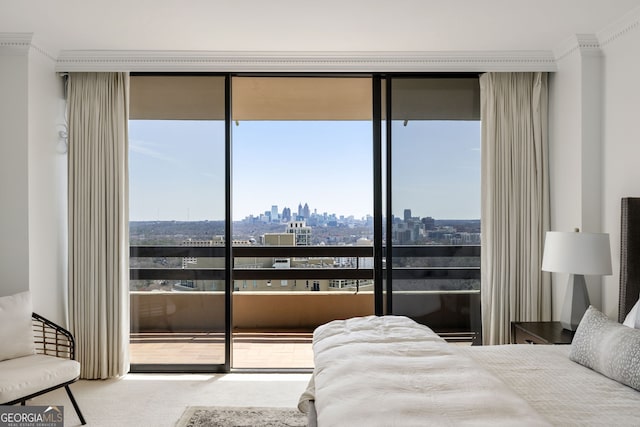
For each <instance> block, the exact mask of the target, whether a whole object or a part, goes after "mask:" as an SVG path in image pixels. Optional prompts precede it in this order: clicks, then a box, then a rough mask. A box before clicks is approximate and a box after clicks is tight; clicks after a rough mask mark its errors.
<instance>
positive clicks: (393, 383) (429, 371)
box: [313, 316, 548, 427]
mask: <svg viewBox="0 0 640 427" xmlns="http://www.w3.org/2000/svg"><path fill="white" fill-rule="evenodd" d="M313 350H314V354H315V356H314V357H315V359H314V361H315V369H314V378H313V380H314V381H315V391H314V393H315V409H316V411H317V414H318V418H317V420H318V426H320V427H325V426H430V425H450V426H458V425H474V426H483V425H486V426H489V425H490V426H499V425H504V426H514V425H535V426H541V425H548V423H547V421H546V420H545V419H544V418H542V417H541V416H540V415H539V414H538V413H537V412H535V411H534V410H533V409H532V408H531V406H530V405H529V404H528V403H527V402H526V401H524V400H523V399H522V398H520V397H519V396H517V395H516V394H514V393H513V392H512V391H511V390H510V389H509V388H508V387H507V386H506V385H504V383H502V382H501V381H500V380H499V379H497V378H496V377H495V376H493V375H492V374H490V373H489V372H488V371H487V370H485V369H483V368H481V367H480V366H479V365H478V364H477V363H476V362H475V361H473V360H472V359H471V358H469V357H467V356H465V355H463V354H462V353H461V352H459V351H457V350H456V349H455V347H453V346H450V345H449V344H447V343H446V342H445V341H444V340H443V339H441V338H440V337H438V336H437V335H436V334H435V333H434V332H433V331H431V330H430V329H429V328H427V327H426V326H422V325H419V324H417V323H415V322H414V321H412V320H410V319H408V318H406V317H400V316H385V317H376V316H369V317H361V318H353V319H348V320H338V321H333V322H330V323H327V324H325V325H323V326H320V327H319V328H317V329H316V331H315V332H314V343H313Z"/></svg>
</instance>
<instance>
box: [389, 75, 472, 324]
mask: <svg viewBox="0 0 640 427" xmlns="http://www.w3.org/2000/svg"><path fill="white" fill-rule="evenodd" d="M478 90H479V89H478V80H477V78H472V79H438V78H423V79H418V78H411V79H394V80H393V83H392V111H393V121H392V141H393V142H392V147H393V148H392V149H393V153H392V161H393V164H392V182H393V188H392V207H393V215H394V217H393V230H392V236H393V241H392V245H393V260H392V264H393V273H392V278H393V311H394V314H401V315H407V316H410V317H412V318H414V319H415V320H417V321H419V322H421V323H424V324H426V325H427V326H429V327H431V328H432V329H434V330H436V331H437V332H440V333H443V334H446V333H454V334H457V335H469V336H473V334H474V333H476V332H479V329H478V328H479V313H480V307H479V304H480V300H479V293H480V120H479V119H480V118H479V98H478Z"/></svg>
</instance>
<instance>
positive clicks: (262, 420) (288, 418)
mask: <svg viewBox="0 0 640 427" xmlns="http://www.w3.org/2000/svg"><path fill="white" fill-rule="evenodd" d="M306 425H307V418H306V415H305V414H303V413H302V412H300V411H298V409H296V408H256V407H233V406H218V407H216V406H191V407H188V408H187V409H186V410H185V411H184V414H182V417H181V418H180V420H179V421H178V423H177V424H176V427H245V426H246V427H249V426H250V427H303V426H306Z"/></svg>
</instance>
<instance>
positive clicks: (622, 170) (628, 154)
mask: <svg viewBox="0 0 640 427" xmlns="http://www.w3.org/2000/svg"><path fill="white" fill-rule="evenodd" d="M603 53H604V96H603V99H604V104H603V105H604V114H603V144H604V155H603V164H604V167H603V175H604V176H603V184H604V185H603V227H604V231H605V232H607V233H610V235H611V247H612V251H611V252H612V258H613V275H612V276H609V277H606V278H605V280H604V285H603V303H604V312H605V314H607V316H609V317H610V318H613V319H617V313H618V284H619V279H620V254H619V250H620V199H621V198H622V197H640V162H639V161H640V107H639V106H638V105H639V104H638V103H639V102H640V101H639V100H640V28H638V27H637V26H636V27H634V28H633V29H632V30H630V31H628V32H625V33H624V34H622V35H620V36H619V37H618V38H617V39H615V40H613V41H611V42H609V43H607V44H606V45H605V46H604V47H603ZM637 262H640V260H637Z"/></svg>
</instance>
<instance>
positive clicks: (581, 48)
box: [553, 34, 602, 61]
mask: <svg viewBox="0 0 640 427" xmlns="http://www.w3.org/2000/svg"><path fill="white" fill-rule="evenodd" d="M575 52H579V53H580V54H581V55H583V56H589V55H591V56H596V55H601V54H602V49H601V47H600V41H599V40H598V38H597V37H596V36H595V35H594V34H575V35H573V36H571V37H569V38H568V39H567V40H565V41H564V42H563V43H561V44H560V46H559V47H558V48H556V49H554V51H553V53H554V56H555V60H556V61H561V60H563V59H564V58H566V57H567V56H569V55H571V54H573V53H575Z"/></svg>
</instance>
